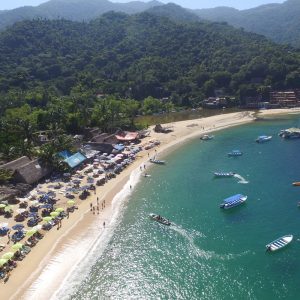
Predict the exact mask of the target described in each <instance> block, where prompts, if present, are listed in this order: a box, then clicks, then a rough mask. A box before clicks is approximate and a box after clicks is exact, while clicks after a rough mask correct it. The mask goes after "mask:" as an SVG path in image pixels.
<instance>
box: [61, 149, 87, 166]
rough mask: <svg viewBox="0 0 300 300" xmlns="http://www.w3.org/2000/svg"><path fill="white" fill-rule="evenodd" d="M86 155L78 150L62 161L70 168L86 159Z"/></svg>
mask: <svg viewBox="0 0 300 300" xmlns="http://www.w3.org/2000/svg"><path fill="white" fill-rule="evenodd" d="M86 159H87V158H86V157H85V156H84V155H83V154H81V153H80V152H77V153H75V154H73V155H72V156H70V157H68V158H66V159H65V160H64V161H65V162H66V163H67V164H68V166H69V167H70V168H72V169H73V168H75V167H77V166H79V165H80V164H82V163H83V162H84V161H86Z"/></svg>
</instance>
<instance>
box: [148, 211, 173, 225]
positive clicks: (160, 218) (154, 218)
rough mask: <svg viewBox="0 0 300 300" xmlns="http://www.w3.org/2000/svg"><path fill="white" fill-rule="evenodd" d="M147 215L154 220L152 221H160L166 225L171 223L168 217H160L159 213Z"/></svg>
mask: <svg viewBox="0 0 300 300" xmlns="http://www.w3.org/2000/svg"><path fill="white" fill-rule="evenodd" d="M149 217H150V218H151V219H152V220H154V221H156V222H158V223H161V224H163V225H166V226H170V225H171V222H170V221H169V220H168V219H166V218H164V217H162V216H160V215H156V214H150V215H149Z"/></svg>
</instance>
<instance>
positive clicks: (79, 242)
mask: <svg viewBox="0 0 300 300" xmlns="http://www.w3.org/2000/svg"><path fill="white" fill-rule="evenodd" d="M140 175H141V172H140V170H139V169H136V170H135V171H133V172H132V173H131V176H130V179H129V181H128V182H127V183H126V184H125V185H124V187H123V189H122V190H121V191H120V192H119V193H118V194H117V195H116V196H115V197H114V199H113V202H112V210H113V216H112V218H111V220H110V221H109V222H106V228H105V229H104V228H103V226H102V224H100V223H99V221H97V219H95V222H94V223H93V224H92V225H91V226H90V227H89V228H87V230H86V231H85V232H84V233H83V234H82V235H80V236H78V237H76V239H74V240H73V241H70V243H69V244H67V245H65V246H64V247H63V249H62V250H61V251H60V252H59V253H58V254H57V255H56V257H54V258H52V259H51V260H50V261H49V263H48V264H47V266H46V267H45V268H44V269H43V270H42V272H41V274H40V275H39V277H38V278H37V279H36V280H35V281H34V282H33V283H32V284H31V286H30V287H29V289H28V290H27V291H26V293H25V295H24V298H23V299H26V300H27V299H28V300H29V299H30V300H38V299H51V300H57V299H60V300H64V299H68V298H69V297H70V295H71V294H72V293H73V292H74V291H75V289H76V287H77V286H78V285H79V284H80V283H81V282H82V280H84V278H85V277H86V275H88V273H89V271H90V269H91V267H92V266H93V264H94V263H95V262H96V261H97V259H98V258H99V257H100V256H101V255H102V253H103V251H104V249H105V248H106V246H107V245H108V243H109V241H110V240H111V237H112V236H113V233H114V230H115V228H116V226H117V225H118V224H119V222H120V220H121V215H122V211H123V209H122V208H123V207H124V203H125V200H126V199H128V197H129V195H130V194H131V192H132V191H133V188H134V187H135V186H136V184H137V183H138V182H139V179H140ZM59 279H61V283H60V286H59V288H58V289H57V286H56V287H55V289H57V290H56V292H55V290H54V289H53V282H57V280H59Z"/></svg>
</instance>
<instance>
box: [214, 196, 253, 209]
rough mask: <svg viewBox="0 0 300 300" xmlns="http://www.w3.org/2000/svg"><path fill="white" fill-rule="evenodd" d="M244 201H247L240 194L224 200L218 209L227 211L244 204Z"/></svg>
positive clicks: (245, 197)
mask: <svg viewBox="0 0 300 300" xmlns="http://www.w3.org/2000/svg"><path fill="white" fill-rule="evenodd" d="M246 200H247V196H244V195H242V194H237V195H234V196H231V197H229V198H226V199H224V200H223V203H221V204H220V207H221V208H224V209H229V208H232V207H235V206H238V205H240V204H242V203H244V202H245V201H246Z"/></svg>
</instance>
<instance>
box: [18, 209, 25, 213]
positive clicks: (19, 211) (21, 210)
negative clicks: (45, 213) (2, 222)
mask: <svg viewBox="0 0 300 300" xmlns="http://www.w3.org/2000/svg"><path fill="white" fill-rule="evenodd" d="M25 211H26V209H25V208H19V209H17V213H18V214H22V213H23V212H25Z"/></svg>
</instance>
